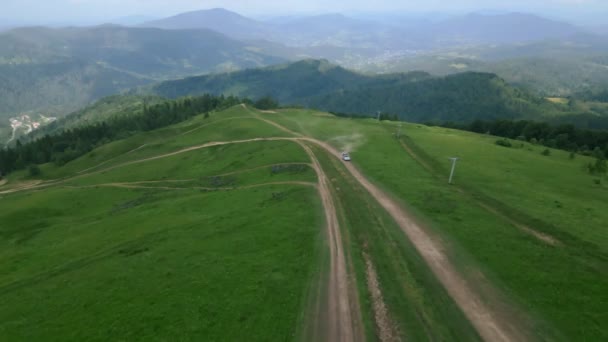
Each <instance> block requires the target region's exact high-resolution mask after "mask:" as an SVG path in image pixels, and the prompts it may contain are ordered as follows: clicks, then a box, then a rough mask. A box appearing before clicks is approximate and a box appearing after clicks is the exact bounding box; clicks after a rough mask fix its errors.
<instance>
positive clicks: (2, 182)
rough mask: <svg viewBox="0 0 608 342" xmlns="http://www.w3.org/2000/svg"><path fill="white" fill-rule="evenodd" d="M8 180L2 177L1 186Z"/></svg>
mask: <svg viewBox="0 0 608 342" xmlns="http://www.w3.org/2000/svg"><path fill="white" fill-rule="evenodd" d="M7 182H8V181H7V180H6V179H0V186H3V185H4V184H6V183H7Z"/></svg>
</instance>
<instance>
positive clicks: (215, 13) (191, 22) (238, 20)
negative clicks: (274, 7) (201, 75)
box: [141, 8, 271, 39]
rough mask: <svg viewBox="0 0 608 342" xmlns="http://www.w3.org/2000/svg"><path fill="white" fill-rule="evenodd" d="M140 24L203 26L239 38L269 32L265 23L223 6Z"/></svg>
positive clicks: (151, 25)
mask: <svg viewBox="0 0 608 342" xmlns="http://www.w3.org/2000/svg"><path fill="white" fill-rule="evenodd" d="M141 26H142V27H157V28H162V29H170V30H183V29H202V28H204V29H210V30H213V31H217V32H220V33H223V34H225V35H227V36H230V37H233V38H241V39H263V38H267V37H268V34H270V33H271V30H270V28H268V27H267V25H266V24H264V23H262V22H259V21H256V20H253V19H250V18H246V17H244V16H242V15H240V14H238V13H235V12H231V11H228V10H225V9H223V8H215V9H210V10H201V11H193V12H187V13H182V14H178V15H175V16H172V17H169V18H165V19H159V20H154V21H148V22H145V23H143V24H141Z"/></svg>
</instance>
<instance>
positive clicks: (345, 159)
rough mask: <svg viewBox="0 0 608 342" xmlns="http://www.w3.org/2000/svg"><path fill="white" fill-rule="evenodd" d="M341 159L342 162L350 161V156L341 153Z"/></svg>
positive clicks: (346, 153)
mask: <svg viewBox="0 0 608 342" xmlns="http://www.w3.org/2000/svg"><path fill="white" fill-rule="evenodd" d="M342 159H343V160H344V161H350V155H349V154H348V152H342Z"/></svg>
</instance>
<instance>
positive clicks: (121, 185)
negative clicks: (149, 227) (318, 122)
mask: <svg viewBox="0 0 608 342" xmlns="http://www.w3.org/2000/svg"><path fill="white" fill-rule="evenodd" d="M161 182H162V181H159V182H157V181H148V182H132V183H103V184H92V185H81V186H73V185H67V186H65V187H66V188H69V189H93V188H99V187H102V188H123V189H158V190H206V191H230V190H242V189H253V188H259V187H264V186H272V185H301V186H311V187H317V184H316V183H313V182H300V181H285V182H269V183H260V184H252V185H245V186H235V187H231V188H230V187H228V188H220V187H217V188H210V187H202V186H188V187H173V186H147V185H142V184H154V183H161ZM165 182H173V183H179V182H188V180H172V181H165Z"/></svg>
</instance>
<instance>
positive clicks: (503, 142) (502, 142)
mask: <svg viewBox="0 0 608 342" xmlns="http://www.w3.org/2000/svg"><path fill="white" fill-rule="evenodd" d="M495 144H496V145H498V146H503V147H511V146H512V145H511V142H510V141H509V140H507V139H499V140H496V142H495Z"/></svg>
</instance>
